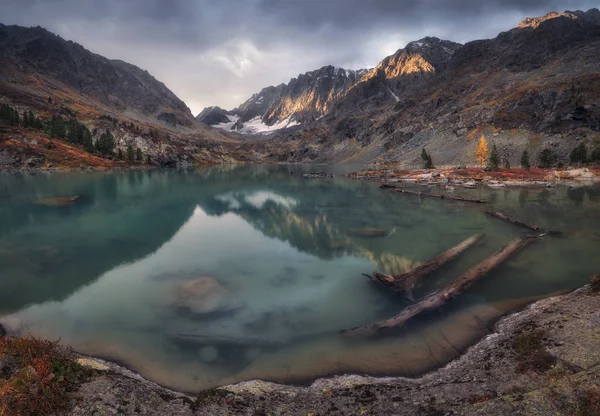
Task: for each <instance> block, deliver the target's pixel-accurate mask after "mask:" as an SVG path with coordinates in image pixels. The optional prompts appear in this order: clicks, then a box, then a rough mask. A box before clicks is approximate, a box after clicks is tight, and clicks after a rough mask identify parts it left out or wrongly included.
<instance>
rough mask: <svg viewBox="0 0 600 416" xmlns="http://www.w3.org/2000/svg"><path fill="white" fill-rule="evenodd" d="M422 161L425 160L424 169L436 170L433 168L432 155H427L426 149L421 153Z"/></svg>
mask: <svg viewBox="0 0 600 416" xmlns="http://www.w3.org/2000/svg"><path fill="white" fill-rule="evenodd" d="M421 159H423V168H424V169H435V166H433V160H432V159H431V155H430V154H428V153H427V151H426V150H425V148H423V150H422V151H421Z"/></svg>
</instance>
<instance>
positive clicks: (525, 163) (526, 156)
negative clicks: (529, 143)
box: [521, 150, 531, 170]
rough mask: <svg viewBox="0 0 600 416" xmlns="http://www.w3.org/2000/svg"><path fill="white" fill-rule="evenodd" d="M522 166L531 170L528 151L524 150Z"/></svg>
mask: <svg viewBox="0 0 600 416" xmlns="http://www.w3.org/2000/svg"><path fill="white" fill-rule="evenodd" d="M521 166H522V167H523V168H524V169H527V170H529V169H531V163H529V153H528V152H527V150H523V154H522V155H521Z"/></svg>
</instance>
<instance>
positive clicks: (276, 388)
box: [0, 276, 600, 416]
mask: <svg viewBox="0 0 600 416" xmlns="http://www.w3.org/2000/svg"><path fill="white" fill-rule="evenodd" d="M599 290H600V277H598V276H596V277H595V278H593V279H592V283H591V284H590V285H588V286H586V287H584V288H581V289H579V290H576V291H574V292H572V293H569V294H565V295H560V296H555V297H551V298H546V299H543V300H540V301H537V302H535V303H533V304H531V305H530V306H528V307H527V308H525V309H524V310H522V311H520V312H517V313H514V314H512V315H508V316H506V317H504V318H502V319H500V320H499V321H498V322H497V323H496V325H495V326H494V328H493V332H492V333H491V334H490V335H489V336H487V337H486V338H484V339H483V340H481V341H480V342H478V343H477V344H475V345H474V346H472V347H471V348H469V349H468V350H467V351H466V353H465V354H463V355H462V356H460V357H459V358H458V359H456V360H454V361H452V362H451V363H449V364H448V365H446V366H444V367H443V368H440V369H439V370H436V371H433V372H430V373H428V374H426V375H424V376H423V377H420V378H417V379H407V378H393V377H388V378H374V377H363V376H358V375H347V376H338V377H333V378H325V379H320V380H317V381H315V382H314V383H312V384H311V385H310V386H307V387H298V386H288V385H279V384H275V383H269V382H264V381H249V382H244V383H240V384H236V385H230V386H224V387H220V388H216V389H213V390H209V391H206V392H204V393H201V394H200V395H199V396H192V395H187V394H183V393H178V392H174V391H171V390H168V389H165V388H163V387H161V386H159V385H157V384H155V383H153V382H150V381H148V380H145V379H144V378H142V377H141V376H139V375H137V374H135V373H133V372H131V371H129V370H127V369H125V368H123V367H121V366H119V365H116V364H114V363H110V362H105V361H102V360H96V359H86V360H85V361H81V360H79V362H80V363H82V364H84V365H85V366H87V367H91V368H92V369H93V370H94V376H92V377H91V378H90V379H89V380H87V381H84V382H83V383H82V384H80V385H79V386H78V388H77V390H76V392H75V393H74V400H73V408H72V410H71V411H70V413H69V414H70V415H97V414H120V415H166V414H168V415H211V416H212V415H232V414H235V415H266V414H269V415H271V414H272V415H313V416H317V415H349V414H357V415H360V414H365V415H392V414H393V415H437V414H439V415H445V414H461V415H462V414H465V415H475V414H485V415H516V414H559V415H595V414H599V412H600V378H599V377H598V376H600V348H599V347H600V294H599ZM0 363H1V361H0Z"/></svg>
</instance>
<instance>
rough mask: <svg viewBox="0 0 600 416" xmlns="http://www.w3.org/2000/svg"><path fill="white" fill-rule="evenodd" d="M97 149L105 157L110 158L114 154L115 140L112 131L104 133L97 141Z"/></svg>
mask: <svg viewBox="0 0 600 416" xmlns="http://www.w3.org/2000/svg"><path fill="white" fill-rule="evenodd" d="M96 149H98V151H99V152H100V153H102V154H103V155H105V156H110V155H112V154H113V153H114V151H115V138H114V136H113V135H112V133H111V132H110V130H106V133H103V134H102V136H100V138H99V139H98V141H96Z"/></svg>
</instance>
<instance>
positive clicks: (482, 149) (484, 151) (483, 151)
mask: <svg viewBox="0 0 600 416" xmlns="http://www.w3.org/2000/svg"><path fill="white" fill-rule="evenodd" d="M489 157H490V153H489V151H488V145H487V140H486V139H485V136H484V135H481V139H479V144H478V145H477V150H475V160H477V162H478V163H479V165H481V166H484V165H485V163H486V161H487V160H488V158H489Z"/></svg>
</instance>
